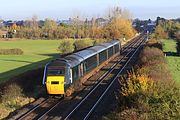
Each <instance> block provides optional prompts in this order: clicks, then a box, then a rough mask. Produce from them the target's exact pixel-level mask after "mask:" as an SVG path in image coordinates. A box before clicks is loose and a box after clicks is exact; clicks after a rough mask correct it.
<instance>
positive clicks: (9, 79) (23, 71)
mask: <svg viewBox="0 0 180 120" xmlns="http://www.w3.org/2000/svg"><path fill="white" fill-rule="evenodd" d="M42 55H43V56H50V58H48V59H44V60H42V61H39V62H35V63H32V62H28V63H31V64H29V65H26V66H22V67H19V68H17V69H14V70H10V71H7V72H4V73H0V91H3V89H4V88H5V87H6V86H7V85H10V84H13V83H15V84H17V85H19V86H20V88H22V90H23V93H24V94H25V95H26V96H28V97H36V96H37V95H38V94H39V93H40V92H41V89H42V79H43V70H44V66H45V64H46V63H47V62H49V61H50V60H52V59H55V58H57V57H60V55H59V54H42ZM8 61H13V60H8ZM16 62H17V61H16ZM19 62H27V61H19Z"/></svg>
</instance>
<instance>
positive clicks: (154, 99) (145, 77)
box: [103, 40, 180, 120]
mask: <svg viewBox="0 0 180 120" xmlns="http://www.w3.org/2000/svg"><path fill="white" fill-rule="evenodd" d="M157 44H159V42H155V40H152V41H151V40H150V41H149V42H148V43H147V46H146V47H145V48H144V49H143V51H142V52H141V53H140V57H139V68H137V69H135V70H134V71H132V72H129V73H128V79H125V78H124V79H123V80H122V79H121V80H119V81H120V83H121V84H122V86H121V88H120V89H121V90H120V92H119V95H118V100H119V106H118V109H117V110H116V112H113V113H111V114H109V115H107V116H106V117H103V119H104V120H110V119H114V120H119V119H122V120H157V119H158V120H164V119H166V120H178V119H180V108H179V101H180V86H179V84H177V83H176V82H175V81H174V80H173V79H172V76H171V74H169V69H168V65H167V62H166V58H165V56H164V53H163V52H162V50H161V49H158V48H157V47H155V46H157ZM159 46H161V44H159Z"/></svg>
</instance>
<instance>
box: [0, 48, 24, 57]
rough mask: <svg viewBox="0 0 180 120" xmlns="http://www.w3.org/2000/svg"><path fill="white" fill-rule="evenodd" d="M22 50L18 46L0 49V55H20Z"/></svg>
mask: <svg viewBox="0 0 180 120" xmlns="http://www.w3.org/2000/svg"><path fill="white" fill-rule="evenodd" d="M22 54H23V51H22V50H21V49H19V48H13V49H0V55H22Z"/></svg>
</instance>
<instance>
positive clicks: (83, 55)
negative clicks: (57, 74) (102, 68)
mask: <svg viewBox="0 0 180 120" xmlns="http://www.w3.org/2000/svg"><path fill="white" fill-rule="evenodd" d="M119 42H120V41H118V40H112V41H110V42H106V43H102V44H99V45H97V46H93V47H90V48H88V49H85V50H82V51H79V52H77V53H73V54H71V55H68V56H66V57H65V58H60V59H56V60H53V61H52V62H50V64H49V65H60V64H61V62H65V63H67V65H68V66H70V67H74V66H77V65H78V64H80V63H81V62H82V61H84V60H86V59H87V58H90V57H92V56H94V55H96V54H97V53H99V52H102V51H103V50H105V49H108V48H110V47H112V46H114V45H115V44H119Z"/></svg>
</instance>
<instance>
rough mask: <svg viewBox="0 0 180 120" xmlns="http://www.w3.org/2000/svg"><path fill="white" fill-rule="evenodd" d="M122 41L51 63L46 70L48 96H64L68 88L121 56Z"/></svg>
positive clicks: (105, 44)
mask: <svg viewBox="0 0 180 120" xmlns="http://www.w3.org/2000/svg"><path fill="white" fill-rule="evenodd" d="M120 49H121V44H120V41H118V40H112V41H111V42H107V43H103V44H100V45H97V46H93V47H90V48H88V49H85V50H82V51H80V52H77V53H73V54H71V55H68V56H66V57H65V58H59V59H55V60H52V61H50V62H49V63H47V64H46V66H45V69H44V78H43V85H45V86H46V89H47V93H48V94H54V95H64V94H65V91H66V90H67V88H68V87H69V86H70V85H71V84H72V83H74V81H76V80H79V79H80V78H81V77H83V76H84V75H86V74H88V73H89V72H90V71H92V70H93V69H95V68H96V67H97V66H99V65H101V64H102V63H103V62H105V61H106V60H108V59H110V58H111V57H112V56H113V55H115V54H119V52H120Z"/></svg>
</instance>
